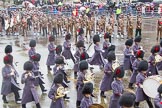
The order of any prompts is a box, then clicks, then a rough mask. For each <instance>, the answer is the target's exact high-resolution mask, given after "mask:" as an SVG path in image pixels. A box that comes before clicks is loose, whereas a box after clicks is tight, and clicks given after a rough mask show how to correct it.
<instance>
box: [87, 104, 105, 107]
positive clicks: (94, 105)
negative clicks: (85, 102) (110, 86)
mask: <svg viewBox="0 0 162 108" xmlns="http://www.w3.org/2000/svg"><path fill="white" fill-rule="evenodd" d="M89 108H104V107H103V106H102V105H100V104H92V105H90V106H89Z"/></svg>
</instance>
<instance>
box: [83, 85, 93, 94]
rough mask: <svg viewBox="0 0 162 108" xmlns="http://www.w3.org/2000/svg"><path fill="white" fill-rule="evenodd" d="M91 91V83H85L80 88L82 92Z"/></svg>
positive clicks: (90, 92)
mask: <svg viewBox="0 0 162 108" xmlns="http://www.w3.org/2000/svg"><path fill="white" fill-rule="evenodd" d="M92 93H93V84H92V83H85V84H84V86H83V89H82V94H92Z"/></svg>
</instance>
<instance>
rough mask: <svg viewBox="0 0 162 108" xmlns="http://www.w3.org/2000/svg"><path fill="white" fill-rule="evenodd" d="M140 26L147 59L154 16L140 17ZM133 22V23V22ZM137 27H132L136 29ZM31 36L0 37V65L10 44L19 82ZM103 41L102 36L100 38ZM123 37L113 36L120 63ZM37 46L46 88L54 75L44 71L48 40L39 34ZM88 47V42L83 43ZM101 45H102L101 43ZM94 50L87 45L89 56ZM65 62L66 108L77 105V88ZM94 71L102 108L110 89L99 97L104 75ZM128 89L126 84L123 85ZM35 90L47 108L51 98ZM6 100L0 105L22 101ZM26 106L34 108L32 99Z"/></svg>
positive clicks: (3, 107)
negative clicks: (66, 75)
mask: <svg viewBox="0 0 162 108" xmlns="http://www.w3.org/2000/svg"><path fill="white" fill-rule="evenodd" d="M143 21H144V22H143V29H142V42H141V45H142V46H143V49H144V50H145V59H148V56H149V55H150V54H151V53H150V49H151V47H152V46H153V45H155V44H157V42H156V19H154V18H152V19H144V20H143ZM134 24H135V23H134ZM135 27H136V26H134V28H135ZM31 38H33V37H27V38H25V39H24V38H20V39H17V38H16V37H12V36H10V37H0V49H1V50H0V61H1V62H0V68H1V69H2V67H3V66H4V64H3V62H2V61H3V57H4V55H5V54H4V48H5V46H6V45H7V44H11V45H12V46H13V53H12V55H13V56H14V62H18V63H17V66H16V67H15V68H16V70H17V71H18V72H19V74H20V77H19V78H18V82H19V83H20V80H21V74H22V73H23V72H24V70H23V64H24V62H25V61H27V60H28V59H29V58H28V50H25V49H29V46H28V43H29V40H30V39H31ZM24 40H25V43H26V45H25V48H24V47H22V46H21V47H19V44H22V42H23V41H24ZM101 40H102V41H103V39H101ZM125 40H126V39H116V38H114V39H112V44H114V45H116V55H117V58H118V59H119V61H120V63H121V64H122V62H123V50H124V47H125V46H124V44H125ZM63 42H64V37H59V38H57V39H56V42H55V44H57V45H58V44H61V45H62V44H63ZM37 43H38V44H37V46H36V52H37V53H40V54H41V61H40V71H41V72H42V73H43V74H44V81H45V87H46V89H47V90H48V91H49V90H50V87H51V84H52V81H53V75H52V71H51V72H50V73H48V72H47V67H46V60H47V56H48V49H47V45H48V39H47V38H44V37H41V38H39V39H38V40H37ZM72 45H73V46H72V47H73V48H72V53H73V54H74V52H75V48H76V47H75V45H74V43H72ZM86 46H88V44H86ZM101 46H102V44H101ZM93 52H94V50H93V45H92V46H91V47H90V49H89V50H88V54H89V55H90V56H92V54H93ZM67 62H68V65H67V66H66V69H67V73H68V75H69V79H70V81H71V82H70V84H69V91H70V92H69V93H68V96H69V97H70V100H69V101H65V104H66V108H76V106H75V103H76V89H75V83H76V80H74V76H73V70H72V68H73V65H74V64H73V62H72V61H71V60H68V61H67ZM94 68H95V69H94V73H95V79H94V95H95V96H96V97H95V98H94V103H99V104H102V105H103V106H104V107H105V108H107V107H108V104H109V100H110V96H111V94H112V92H111V91H110V92H106V95H107V98H105V99H104V98H100V96H99V94H100V91H99V84H100V81H101V79H102V76H103V71H101V70H100V69H99V67H97V66H94ZM1 82H2V76H1V75H0V87H1ZM124 83H125V85H127V81H124ZM20 87H21V88H22V89H23V87H24V85H22V84H20ZM125 88H127V86H126V87H125ZM37 91H38V94H39V97H40V104H41V106H42V108H49V107H50V103H51V100H50V99H49V98H48V96H47V94H48V91H47V93H44V94H42V92H41V90H40V88H39V87H37ZM20 96H22V90H21V91H20ZM7 99H8V101H9V103H8V104H4V103H3V101H2V98H1V97H0V100H1V101H0V108H21V104H15V102H14V96H13V94H10V95H8V96H7ZM27 108H35V104H34V102H32V103H29V104H27ZM141 108H148V107H147V104H145V102H142V103H141Z"/></svg>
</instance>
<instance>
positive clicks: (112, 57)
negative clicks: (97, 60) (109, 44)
mask: <svg viewBox="0 0 162 108" xmlns="http://www.w3.org/2000/svg"><path fill="white" fill-rule="evenodd" d="M107 60H108V61H113V60H116V56H115V52H114V51H110V52H109V53H108V54H107Z"/></svg>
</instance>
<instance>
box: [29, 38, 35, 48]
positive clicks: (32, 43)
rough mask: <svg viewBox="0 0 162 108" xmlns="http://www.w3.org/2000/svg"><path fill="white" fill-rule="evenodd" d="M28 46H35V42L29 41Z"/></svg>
mask: <svg viewBox="0 0 162 108" xmlns="http://www.w3.org/2000/svg"><path fill="white" fill-rule="evenodd" d="M29 46H30V47H35V46H36V40H33V39H32V40H30V43H29Z"/></svg>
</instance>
